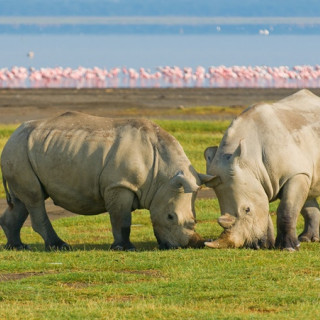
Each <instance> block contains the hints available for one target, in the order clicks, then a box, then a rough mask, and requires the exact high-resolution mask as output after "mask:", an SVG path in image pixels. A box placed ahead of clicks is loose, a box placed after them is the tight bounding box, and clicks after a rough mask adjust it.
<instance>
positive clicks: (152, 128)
mask: <svg viewBox="0 0 320 320" xmlns="http://www.w3.org/2000/svg"><path fill="white" fill-rule="evenodd" d="M1 169H2V175H3V182H4V187H5V190H6V194H7V201H8V204H9V207H8V208H7V210H6V211H5V212H4V214H3V215H2V216H1V218H0V224H1V226H2V228H3V230H4V232H5V234H6V237H7V240H8V242H7V245H6V247H7V248H18V249H19V248H25V247H26V245H24V244H23V243H22V242H21V239H20V229H21V227H22V225H23V223H24V221H25V220H26V218H27V216H28V213H29V214H30V217H31V222H32V227H33V229H34V230H35V231H36V232H38V233H39V234H40V235H41V236H42V238H43V239H44V241H45V247H46V249H68V248H69V245H68V244H66V243H65V242H64V241H62V240H61V239H60V238H59V237H58V236H57V234H56V232H55V231H54V229H53V227H52V225H51V223H50V221H49V219H48V216H47V213H46V209H45V199H46V198H48V197H50V198H52V200H53V201H54V203H55V204H57V205H58V206H61V207H63V208H65V209H67V210H69V211H71V212H74V213H78V214H83V215H94V214H99V213H103V212H109V214H110V220H111V224H112V232H113V237H114V242H113V244H112V246H111V248H113V249H119V250H133V249H134V246H133V244H132V243H131V242H130V240H129V236H130V227H131V212H132V211H133V210H135V209H137V208H146V209H149V210H150V214H151V221H152V224H153V228H154V234H155V236H156V238H157V241H158V243H159V247H160V248H164V249H165V248H175V247H187V246H191V247H199V246H201V245H203V240H202V238H201V237H200V236H199V235H198V234H197V233H196V232H195V230H194V228H195V223H196V219H195V209H194V201H195V197H196V193H197V190H198V189H199V186H200V185H201V177H205V175H198V174H197V172H196V171H195V169H194V168H193V167H192V165H191V163H190V161H189V160H188V158H187V156H186V155H185V153H184V151H183V149H182V147H181V146H180V144H179V143H178V142H177V140H176V139H174V138H173V137H172V136H171V135H169V134H168V133H167V132H166V131H164V130H163V129H161V128H160V127H159V126H158V125H156V124H154V123H153V122H151V121H148V120H137V119H130V120H116V119H109V118H103V117H95V116H91V115H86V114H83V113H78V112H67V113H64V114H62V115H60V116H58V117H55V118H52V119H48V120H40V121H28V122H25V123H23V124H22V125H21V126H20V127H19V128H18V129H17V130H16V131H15V132H14V133H13V134H12V136H11V137H10V139H9V140H8V142H7V144H6V145H5V147H4V149H3V153H2V157H1ZM8 186H9V188H8Z"/></svg>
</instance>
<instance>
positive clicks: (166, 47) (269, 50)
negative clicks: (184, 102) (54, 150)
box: [0, 34, 320, 87]
mask: <svg viewBox="0 0 320 320" xmlns="http://www.w3.org/2000/svg"><path fill="white" fill-rule="evenodd" d="M0 44H1V45H0V71H1V69H3V68H11V67H12V66H22V67H26V68H28V69H29V68H30V67H33V68H35V69H40V68H47V67H51V68H53V67H58V66H59V67H62V68H67V67H70V68H72V69H75V68H78V67H79V66H83V67H85V68H93V67H95V66H97V67H99V68H105V69H108V70H110V69H111V68H114V67H120V68H121V67H124V66H125V67H127V68H135V69H136V70H138V69H139V68H141V67H143V68H145V69H148V71H149V72H150V73H152V72H153V73H154V72H156V70H157V68H158V67H159V66H178V67H180V68H183V67H191V68H193V70H195V68H196V67H197V66H199V65H200V66H203V67H204V68H205V69H206V70H208V68H209V67H210V66H220V65H225V66H235V65H237V66H270V67H276V66H289V67H290V68H291V67H293V66H296V65H312V66H315V65H320V35H269V36H264V35H87V34H86V35H50V34H43V35H0ZM29 52H32V53H33V58H30V57H28V53H29ZM318 71H319V70H318ZM318 71H317V72H318ZM312 72H313V70H312ZM318 75H319V76H316V80H315V81H314V79H311V80H310V79H307V81H305V80H303V81H302V82H301V81H300V79H299V83H297V84H296V82H293V81H291V80H289V82H288V81H285V82H283V81H280V82H277V83H276V82H275V81H273V80H272V81H269V80H268V79H267V80H266V79H264V75H263V74H262V80H258V81H256V80H254V82H252V81H249V82H248V81H247V80H246V79H245V80H244V81H242V82H241V83H240V82H239V81H238V80H237V79H236V80H233V79H231V80H232V81H229V80H228V81H227V82H225V81H224V79H222V82H220V83H219V82H217V81H216V79H213V80H212V79H211V80H212V81H211V82H209V81H206V80H205V81H200V82H199V81H189V82H185V81H183V82H181V81H180V82H178V83H176V82H175V79H174V80H171V79H169V80H168V79H163V77H162V78H161V80H160V81H154V80H153V81H151V82H146V81H143V82H141V81H140V79H141V77H140V78H139V81H131V80H132V79H130V81H128V79H123V77H122V78H121V79H116V80H114V79H112V81H111V82H110V81H109V78H108V77H106V80H103V81H102V82H99V83H97V81H95V82H93V81H89V82H88V81H87V82H84V81H81V82H79V81H78V82H75V81H73V80H72V81H69V80H67V81H64V82H63V83H62V82H59V81H53V82H52V81H51V82H48V81H47V80H46V79H44V81H38V82H30V81H29V80H28V79H29V78H28V79H27V80H26V81H22V82H21V81H18V82H17V81H11V82H10V83H9V82H5V81H3V80H2V82H1V78H0V87H1V86H2V87H10V86H11V87H19V86H26V87H29V86H35V87H37V86H39V87H41V86H53V87H55V86H58V87H59V86H71V87H83V86H86V87H96V86H100V87H108V86H111V87H117V86H131V87H135V86H146V87H148V86H220V87H221V86H260V87H273V86H293V87H304V86H313V87H317V86H319V85H320V72H318ZM0 76H1V74H0ZM89 76H91V75H89ZM29 77H30V74H29ZM254 77H255V76H254ZM258 77H260V75H259V76H258ZM299 77H300V76H299ZM255 78H256V77H255ZM309 80H310V81H311V82H310V81H309ZM107 82H108V83H107Z"/></svg>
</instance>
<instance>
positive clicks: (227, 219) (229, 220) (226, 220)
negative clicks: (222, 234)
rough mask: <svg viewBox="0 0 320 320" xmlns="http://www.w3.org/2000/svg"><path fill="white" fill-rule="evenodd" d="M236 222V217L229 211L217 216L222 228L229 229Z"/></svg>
mask: <svg viewBox="0 0 320 320" xmlns="http://www.w3.org/2000/svg"><path fill="white" fill-rule="evenodd" d="M235 222H236V218H235V217H234V216H232V215H231V214H229V213H226V214H224V215H222V216H221V217H219V219H218V223H219V224H220V226H221V227H222V228H224V229H230V228H231V227H232V226H233V225H234V224H235Z"/></svg>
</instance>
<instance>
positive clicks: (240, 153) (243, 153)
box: [231, 139, 247, 162]
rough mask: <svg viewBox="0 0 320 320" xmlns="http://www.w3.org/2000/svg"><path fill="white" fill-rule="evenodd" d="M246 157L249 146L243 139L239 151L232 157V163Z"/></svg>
mask: <svg viewBox="0 0 320 320" xmlns="http://www.w3.org/2000/svg"><path fill="white" fill-rule="evenodd" d="M246 155H247V146H246V144H245V140H244V139H241V140H240V142H239V145H238V147H237V149H236V150H235V152H234V153H233V155H232V157H231V162H233V161H234V160H235V159H236V158H242V159H244V158H245V157H246Z"/></svg>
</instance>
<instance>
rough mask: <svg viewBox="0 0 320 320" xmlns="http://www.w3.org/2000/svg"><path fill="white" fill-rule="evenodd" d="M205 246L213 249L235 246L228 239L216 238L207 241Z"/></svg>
mask: <svg viewBox="0 0 320 320" xmlns="http://www.w3.org/2000/svg"><path fill="white" fill-rule="evenodd" d="M204 244H205V246H207V247H209V248H213V249H226V248H231V247H233V246H232V245H231V244H230V243H229V242H228V241H225V240H224V239H220V238H218V239H216V240H214V241H210V242H207V241H206V242H205V243H204Z"/></svg>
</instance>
